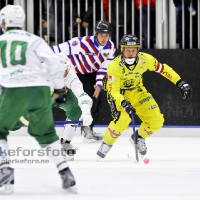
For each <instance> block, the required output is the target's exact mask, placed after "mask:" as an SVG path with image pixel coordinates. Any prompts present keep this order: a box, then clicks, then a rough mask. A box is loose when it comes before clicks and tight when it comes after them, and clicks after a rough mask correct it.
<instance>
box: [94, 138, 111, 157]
mask: <svg viewBox="0 0 200 200" xmlns="http://www.w3.org/2000/svg"><path fill="white" fill-rule="evenodd" d="M112 146H113V145H108V144H106V143H105V142H103V143H102V144H101V146H100V147H99V150H98V151H97V156H98V157H97V160H99V159H100V158H105V156H106V154H107V153H108V152H109V150H110V149H111V147H112Z"/></svg>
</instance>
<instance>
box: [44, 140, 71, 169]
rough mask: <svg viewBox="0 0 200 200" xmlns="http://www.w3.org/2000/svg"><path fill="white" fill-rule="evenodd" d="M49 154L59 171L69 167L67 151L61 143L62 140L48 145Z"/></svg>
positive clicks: (47, 151)
mask: <svg viewBox="0 0 200 200" xmlns="http://www.w3.org/2000/svg"><path fill="white" fill-rule="evenodd" d="M46 153H47V156H49V157H50V159H51V161H52V162H53V163H54V164H55V165H56V167H57V168H58V170H59V171H61V170H63V169H65V168H66V167H68V163H67V160H66V153H65V151H64V149H63V148H62V145H61V144H60V141H58V140H57V141H55V142H53V143H51V144H49V145H48V146H47V147H46Z"/></svg>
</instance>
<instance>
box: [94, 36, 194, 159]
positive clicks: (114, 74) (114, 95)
mask: <svg viewBox="0 0 200 200" xmlns="http://www.w3.org/2000/svg"><path fill="white" fill-rule="evenodd" d="M120 47H121V53H122V54H121V55H119V56H117V57H116V58H115V59H114V60H113V61H112V62H111V63H110V65H109V66H108V70H107V84H106V87H107V92H108V93H107V99H108V103H109V104H110V108H111V114H112V117H113V120H112V121H111V122H110V124H109V126H108V128H107V130H106V132H105V135H104V141H103V143H102V144H101V146H100V148H99V150H98V151H97V155H98V156H99V157H100V158H104V157H105V156H106V154H107V153H108V151H109V150H110V148H111V147H112V145H113V144H114V142H115V141H116V140H117V139H118V138H119V136H120V135H121V134H122V132H123V130H127V129H128V127H129V124H130V122H131V116H130V115H131V114H134V113H135V114H137V115H138V117H139V118H140V119H141V121H142V123H141V125H140V127H139V129H138V130H136V132H137V135H138V139H137V147H138V151H139V153H140V154H141V155H145V154H146V153H147V147H146V144H145V138H147V137H149V136H151V135H152V134H153V133H154V132H155V131H157V130H159V129H160V128H161V127H162V126H163V123H164V117H163V114H162V113H161V112H160V109H159V106H158V104H157V103H156V101H155V99H154V98H153V96H152V95H151V93H149V92H148V91H147V90H146V88H145V87H144V85H143V74H144V73H145V72H146V71H147V70H149V71H154V72H156V73H159V74H161V75H162V76H164V77H165V78H167V79H168V80H169V81H171V82H172V83H174V84H176V85H177V87H178V88H179V89H180V91H181V94H182V96H183V99H186V98H189V99H190V98H191V97H192V88H191V87H190V85H189V84H187V83H186V82H185V81H183V80H182V79H181V78H180V76H179V75H178V74H177V73H176V72H175V71H174V70H173V69H172V68H171V67H169V66H168V65H167V64H162V63H160V62H159V61H158V60H157V59H156V58H154V57H153V56H152V55H150V54H147V53H143V52H139V50H140V42H139V39H138V38H137V36H135V35H124V36H123V37H122V39H121V41H120ZM130 140H132V143H134V134H133V135H132V136H131V138H130Z"/></svg>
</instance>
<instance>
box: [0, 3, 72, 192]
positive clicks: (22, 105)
mask: <svg viewBox="0 0 200 200" xmlns="http://www.w3.org/2000/svg"><path fill="white" fill-rule="evenodd" d="M24 21H25V14H24V10H23V9H22V7H21V6H19V5H8V6H6V7H4V8H3V9H2V10H1V11H0V26H1V28H2V30H3V32H4V34H3V35H1V36H0V51H1V60H0V86H1V87H2V93H1V99H0V121H1V123H0V190H1V191H5V190H6V192H12V191H13V183H14V169H13V168H12V167H11V166H10V160H11V159H10V157H9V153H8V151H9V147H8V144H7V136H8V135H9V130H11V129H12V128H13V127H14V125H15V124H16V123H17V122H18V120H19V118H20V117H21V116H23V115H26V114H27V113H28V115H29V126H28V132H29V134H30V135H31V136H33V137H34V138H35V139H36V140H37V142H38V143H39V144H40V146H41V147H44V148H46V149H48V154H49V156H50V159H51V160H52V161H53V163H54V164H55V165H56V166H57V168H58V171H59V174H60V176H61V179H62V187H63V188H64V189H73V188H74V187H75V184H76V183H75V179H74V176H73V174H72V173H71V171H70V169H69V166H68V163H67V161H66V157H65V155H64V154H63V153H60V154H59V155H56V156H55V155H54V154H53V151H54V150H56V151H58V150H60V151H61V149H62V146H61V144H60V141H59V138H58V136H57V134H56V131H55V128H54V120H53V115H52V109H51V96H50V87H49V82H48V81H47V79H46V73H48V74H49V76H50V77H51V80H52V82H53V86H54V91H55V92H56V93H58V94H59V95H62V94H63V93H65V89H63V88H64V79H63V76H64V72H65V66H64V65H63V64H62V63H61V62H60V59H59V58H58V57H57V56H56V55H55V54H54V53H53V52H52V51H51V49H50V48H49V46H48V45H47V44H46V43H45V41H44V40H43V39H42V38H40V37H38V36H36V35H33V34H31V33H28V32H26V31H24V30H22V26H23V24H24ZM42 62H44V63H46V66H47V68H46V72H45V71H44V70H43V67H42V65H41V63H42Z"/></svg>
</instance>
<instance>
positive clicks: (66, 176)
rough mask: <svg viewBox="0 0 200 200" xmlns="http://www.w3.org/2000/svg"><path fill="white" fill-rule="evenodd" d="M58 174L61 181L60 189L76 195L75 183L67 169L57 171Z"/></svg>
mask: <svg viewBox="0 0 200 200" xmlns="http://www.w3.org/2000/svg"><path fill="white" fill-rule="evenodd" d="M59 174H60V176H61V179H62V188H63V189H67V190H69V191H71V192H73V193H77V190H76V181H75V179H74V176H73V174H72V172H71V170H70V169H69V167H67V168H65V169H63V170H62V171H59Z"/></svg>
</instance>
